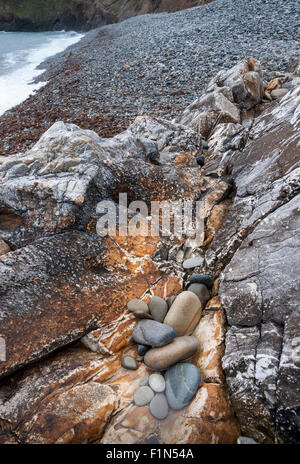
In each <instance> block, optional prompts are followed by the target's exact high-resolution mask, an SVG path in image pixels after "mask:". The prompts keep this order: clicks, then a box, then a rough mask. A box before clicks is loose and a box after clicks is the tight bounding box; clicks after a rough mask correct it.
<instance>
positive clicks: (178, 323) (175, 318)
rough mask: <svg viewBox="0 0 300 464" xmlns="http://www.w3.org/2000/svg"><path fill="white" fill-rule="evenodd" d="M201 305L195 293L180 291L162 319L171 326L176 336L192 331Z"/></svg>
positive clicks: (199, 315) (199, 314)
mask: <svg viewBox="0 0 300 464" xmlns="http://www.w3.org/2000/svg"><path fill="white" fill-rule="evenodd" d="M201 311H202V306H201V302H200V300H199V298H198V297H197V296H196V295H195V293H193V292H190V291H184V292H181V293H180V294H179V295H178V296H177V297H176V299H175V301H174V303H173V304H172V306H171V308H170V309H169V311H168V314H167V316H166V318H165V320H164V323H165V324H168V325H169V326H171V327H173V329H174V330H175V332H176V335H177V337H178V336H180V335H186V334H188V333H192V332H193V330H194V329H195V327H196V325H197V324H198V322H199V320H200V317H201Z"/></svg>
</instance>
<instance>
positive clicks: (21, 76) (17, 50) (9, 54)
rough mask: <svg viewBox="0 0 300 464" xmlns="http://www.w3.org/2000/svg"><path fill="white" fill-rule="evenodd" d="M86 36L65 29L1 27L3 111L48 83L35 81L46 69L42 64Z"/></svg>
mask: <svg viewBox="0 0 300 464" xmlns="http://www.w3.org/2000/svg"><path fill="white" fill-rule="evenodd" d="M82 37H83V34H78V33H76V32H65V31H57V32H2V31H0V115H1V114H3V113H4V112H5V111H7V110H8V109H10V108H12V107H14V106H15V105H18V104H19V103H21V102H22V101H24V100H25V99H26V98H27V97H29V95H31V94H32V93H34V92H35V91H36V90H37V89H39V88H40V87H41V86H43V85H45V82H39V83H33V82H32V81H33V79H34V78H36V77H37V76H38V75H39V74H41V73H42V72H43V70H42V69H37V66H38V65H39V64H41V63H42V62H43V61H44V60H45V59H46V58H49V57H50V56H53V55H56V54H57V53H60V52H62V51H63V50H65V49H66V48H67V47H69V46H70V45H72V44H74V43H76V42H78V41H79V40H80V39H81V38H82Z"/></svg>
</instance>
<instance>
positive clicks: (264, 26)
mask: <svg viewBox="0 0 300 464" xmlns="http://www.w3.org/2000/svg"><path fill="white" fill-rule="evenodd" d="M297 13H299V2H298V0H251V1H249V0H215V1H213V2H212V3H210V4H208V5H204V6H200V7H196V8H192V9H190V10H184V11H179V12H177V13H172V14H168V13H161V14H155V15H144V16H137V17H135V18H131V19H129V20H127V21H124V22H122V23H119V24H113V25H109V26H105V27H103V28H101V29H97V30H94V31H91V32H90V33H88V34H87V35H86V37H85V38H84V39H83V40H82V41H81V42H80V43H79V44H76V45H74V46H73V47H71V48H70V49H68V50H67V51H66V52H64V54H62V55H59V56H57V57H56V58H55V59H52V60H51V61H50V62H49V65H50V67H49V69H48V71H47V73H46V74H45V76H44V78H47V79H50V80H49V83H48V84H47V85H46V86H45V87H44V88H43V89H41V90H40V91H39V92H38V93H37V94H36V95H35V96H33V97H30V98H29V99H28V100H27V101H26V102H24V103H23V104H22V105H19V107H16V108H15V109H13V110H11V111H9V112H7V113H6V114H5V115H3V116H2V117H1V118H0V140H1V142H0V154H7V153H13V152H16V151H20V150H24V149H25V148H28V147H29V146H31V145H32V143H33V142H35V141H36V140H37V139H38V138H39V136H40V134H41V133H42V132H44V131H45V130H46V129H47V128H48V127H49V126H50V125H51V124H52V123H53V122H55V121H56V120H60V119H62V120H64V121H66V122H74V123H76V124H79V125H80V126H81V127H85V128H86V127H88V128H91V129H94V130H95V131H96V132H98V133H99V134H100V135H102V136H104V137H105V136H111V135H112V134H114V133H117V132H120V131H122V130H123V129H124V128H125V127H126V126H127V125H128V124H129V123H130V121H132V120H133V119H134V118H135V117H136V115H138V114H147V113H151V114H155V115H161V116H167V117H169V118H170V117H173V116H175V115H176V113H177V112H178V111H181V110H182V109H183V108H185V107H186V106H187V105H188V104H189V103H191V102H192V101H193V100H194V99H195V97H196V96H197V95H198V94H199V92H200V91H201V89H203V88H204V87H205V85H206V84H207V82H208V80H209V79H210V78H211V77H212V76H213V75H215V74H216V72H217V71H218V70H220V69H221V68H230V67H231V66H232V65H233V64H234V63H235V62H237V61H239V60H240V59H242V58H245V57H249V56H255V57H256V58H258V59H259V60H260V61H261V62H262V63H263V67H264V68H265V69H266V70H267V71H268V70H274V69H278V70H280V69H281V70H282V69H284V68H285V66H286V65H287V64H288V63H289V62H290V61H292V60H293V59H295V58H296V57H297V49H298V51H299V41H298V39H299V35H297V24H298V23H299V14H298V15H297ZM298 27H299V26H298Z"/></svg>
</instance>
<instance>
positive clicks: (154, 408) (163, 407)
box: [150, 393, 169, 420]
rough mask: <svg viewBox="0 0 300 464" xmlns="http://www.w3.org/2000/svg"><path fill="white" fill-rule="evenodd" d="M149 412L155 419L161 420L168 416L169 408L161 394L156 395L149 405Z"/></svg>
mask: <svg viewBox="0 0 300 464" xmlns="http://www.w3.org/2000/svg"><path fill="white" fill-rule="evenodd" d="M150 412H151V414H152V416H153V417H155V419H158V420H163V419H165V418H166V417H167V416H168V413H169V406H168V402H167V398H166V396H165V395H164V394H163V393H156V395H155V396H154V398H153V399H152V400H151V403H150Z"/></svg>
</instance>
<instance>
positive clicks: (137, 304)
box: [127, 298, 151, 319]
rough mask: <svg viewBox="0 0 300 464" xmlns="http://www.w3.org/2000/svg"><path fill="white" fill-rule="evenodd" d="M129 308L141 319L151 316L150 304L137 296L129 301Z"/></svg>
mask: <svg viewBox="0 0 300 464" xmlns="http://www.w3.org/2000/svg"><path fill="white" fill-rule="evenodd" d="M127 309H128V311H131V312H132V313H133V314H134V315H135V316H136V317H138V318H139V319H148V318H150V317H151V316H150V312H149V307H148V305H147V304H146V303H145V302H144V301H142V300H139V299H137V298H134V299H133V300H130V301H129V302H128V303H127Z"/></svg>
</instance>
